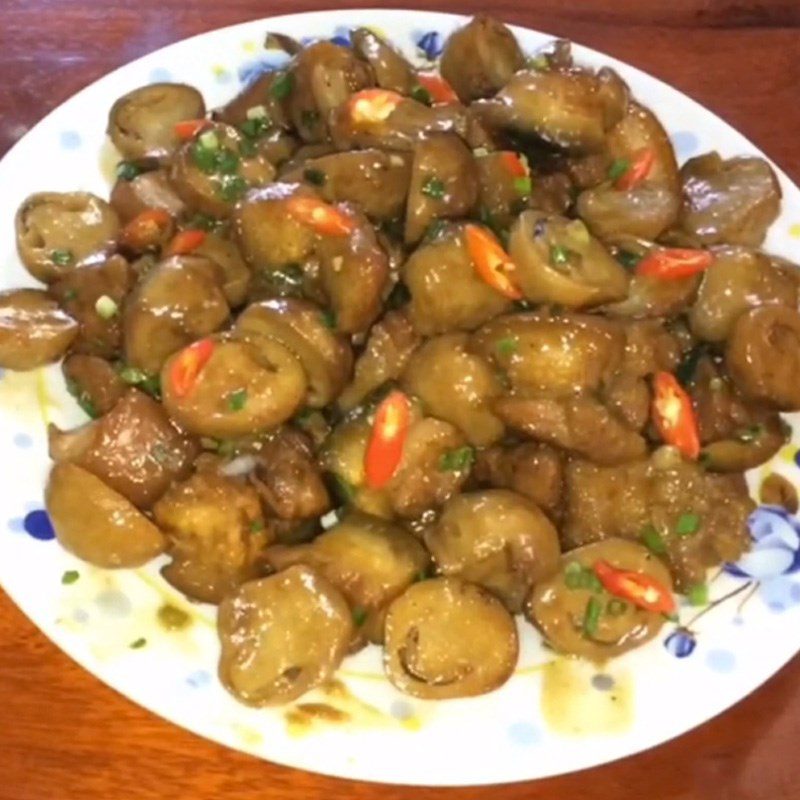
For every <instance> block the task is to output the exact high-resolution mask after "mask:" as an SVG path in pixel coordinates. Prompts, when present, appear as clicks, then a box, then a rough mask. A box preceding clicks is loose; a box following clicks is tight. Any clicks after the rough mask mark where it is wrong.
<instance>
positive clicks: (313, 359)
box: [235, 298, 353, 408]
mask: <svg viewBox="0 0 800 800" xmlns="http://www.w3.org/2000/svg"><path fill="white" fill-rule="evenodd" d="M235 330H237V331H241V332H242V333H245V334H247V333H254V334H259V335H261V336H268V337H271V338H273V339H276V340H277V341H279V342H281V344H283V345H285V346H286V347H288V348H289V349H290V350H291V351H292V352H293V353H294V354H295V355H296V356H297V358H298V359H299V360H300V363H301V364H302V365H303V369H304V370H305V373H306V376H307V377H308V398H307V400H306V402H307V404H308V405H309V406H311V407H312V408H323V407H324V406H326V405H328V404H329V403H331V402H332V401H333V400H334V399H335V398H336V397H337V396H338V394H339V392H340V391H341V390H342V388H343V387H344V385H345V384H346V383H347V380H348V379H349V377H350V373H351V371H352V368H353V352H352V350H351V349H350V344H349V342H348V341H347V339H346V338H345V337H344V336H342V335H341V334H336V333H334V332H333V331H332V330H331V329H330V326H329V325H328V324H327V323H326V317H325V315H324V314H323V312H322V310H321V309H320V308H319V307H318V306H316V305H314V304H313V303H310V302H308V301H306V300H296V299H293V298H284V299H280V298H276V299H273V300H264V301H262V302H261V303H253V304H252V305H250V306H248V307H247V308H246V309H245V310H244V312H243V313H242V314H241V315H240V316H239V318H238V319H237V321H236V326H235Z"/></svg>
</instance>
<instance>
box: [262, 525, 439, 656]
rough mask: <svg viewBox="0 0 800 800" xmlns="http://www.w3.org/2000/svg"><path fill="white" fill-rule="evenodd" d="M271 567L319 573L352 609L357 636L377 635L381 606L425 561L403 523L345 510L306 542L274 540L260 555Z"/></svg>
mask: <svg viewBox="0 0 800 800" xmlns="http://www.w3.org/2000/svg"><path fill="white" fill-rule="evenodd" d="M265 560H266V562H267V564H268V565H269V566H271V567H272V568H273V569H276V570H282V569H285V568H286V567H287V566H290V565H292V564H305V565H306V566H309V567H312V568H313V569H314V570H316V571H317V572H318V573H319V574H320V575H324V576H325V577H326V578H327V579H328V580H329V581H330V582H331V583H332V584H333V585H334V586H335V587H336V588H337V589H338V590H339V591H340V592H341V593H342V594H343V595H344V597H345V599H346V600H347V602H348V603H349V604H350V608H352V609H353V612H354V614H353V616H354V619H355V622H356V625H357V626H358V628H359V630H358V631H357V633H358V634H359V636H360V637H363V636H365V637H366V638H368V639H369V640H370V641H373V642H382V641H383V624H382V623H383V615H384V613H385V611H386V607H387V606H388V605H389V603H391V602H392V600H394V599H395V598H396V597H398V596H399V595H401V594H402V593H403V592H404V591H405V590H406V589H407V588H408V587H409V586H411V584H412V583H414V581H416V580H419V577H420V575H423V574H424V573H425V571H426V570H427V568H428V565H429V563H430V557H429V556H428V553H427V552H426V551H425V548H424V547H423V546H422V545H421V544H420V543H419V542H418V541H417V540H416V539H415V538H414V537H413V536H412V535H411V534H410V533H407V532H406V531H405V530H403V528H401V527H399V526H398V525H393V524H392V523H390V522H387V521H386V520H383V519H379V518H377V517H372V516H369V515H367V514H362V513H361V512H358V511H356V512H350V513H348V514H347V515H346V516H345V517H344V518H343V519H342V520H341V521H340V522H338V523H337V524H336V525H334V526H333V527H332V528H330V529H329V530H327V531H325V533H323V534H321V535H320V536H318V537H317V538H316V539H315V540H314V541H313V542H311V544H305V545H300V546H297V547H286V546H282V545H276V546H274V547H270V548H269V549H268V550H267V552H266V556H265Z"/></svg>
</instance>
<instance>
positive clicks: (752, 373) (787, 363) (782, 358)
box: [725, 306, 800, 411]
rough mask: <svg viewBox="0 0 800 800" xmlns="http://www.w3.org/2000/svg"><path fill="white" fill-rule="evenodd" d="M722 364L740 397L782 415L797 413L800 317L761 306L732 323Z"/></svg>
mask: <svg viewBox="0 0 800 800" xmlns="http://www.w3.org/2000/svg"><path fill="white" fill-rule="evenodd" d="M725 363H726V365H727V367H728V370H729V372H730V373H731V377H732V378H733V380H734V382H735V383H736V385H737V386H738V387H739V389H740V390H741V391H742V393H743V394H744V395H745V396H746V397H748V398H750V399H751V400H757V401H759V402H761V403H765V404H766V405H768V406H770V407H772V408H777V409H780V410H781V411H797V410H800V313H798V311H797V310H796V309H795V308H787V307H786V306H761V307H760V308H754V309H752V310H750V311H748V312H746V313H744V314H742V315H741V316H740V317H739V318H738V319H737V320H736V322H735V323H734V325H733V328H732V330H731V334H730V338H729V339H728V344H727V348H726V350H725Z"/></svg>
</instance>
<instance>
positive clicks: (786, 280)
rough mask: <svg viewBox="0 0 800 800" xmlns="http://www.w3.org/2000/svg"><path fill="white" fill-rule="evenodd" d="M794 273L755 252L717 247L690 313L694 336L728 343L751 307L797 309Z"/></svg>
mask: <svg viewBox="0 0 800 800" xmlns="http://www.w3.org/2000/svg"><path fill="white" fill-rule="evenodd" d="M793 272H794V269H793V268H792V267H791V266H786V267H781V266H776V265H773V264H772V263H771V262H770V260H769V259H768V258H767V256H765V255H763V254H762V253H759V252H757V251H755V250H749V249H746V248H743V247H721V248H716V249H715V250H714V262H713V263H712V264H711V266H710V267H709V268H708V269H707V270H706V271H705V272H704V273H703V280H702V283H701V284H700V289H699V290H698V292H697V299H696V300H695V302H694V305H693V306H692V308H691V310H690V311H689V324H690V326H691V329H692V333H693V334H694V335H695V336H697V337H698V338H700V339H704V340H705V341H707V342H724V341H725V340H726V339H727V338H728V336H729V335H730V332H731V329H732V328H733V325H734V323H735V322H736V320H737V319H738V317H739V316H740V315H741V314H742V313H743V312H745V311H747V310H748V309H750V308H754V307H756V306H764V305H781V306H786V307H787V308H797V303H798V282H797V278H796V277H795V275H794V274H793Z"/></svg>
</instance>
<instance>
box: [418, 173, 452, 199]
mask: <svg viewBox="0 0 800 800" xmlns="http://www.w3.org/2000/svg"><path fill="white" fill-rule="evenodd" d="M445 189H446V187H445V185H444V181H443V180H442V179H441V178H437V177H436V176H435V175H431V177H430V178H428V179H427V180H426V181H425V183H423V184H422V189H421V190H420V191H421V192H422V194H424V195H425V196H426V197H432V198H433V199H434V200H441V199H442V198H443V197H444V194H445Z"/></svg>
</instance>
